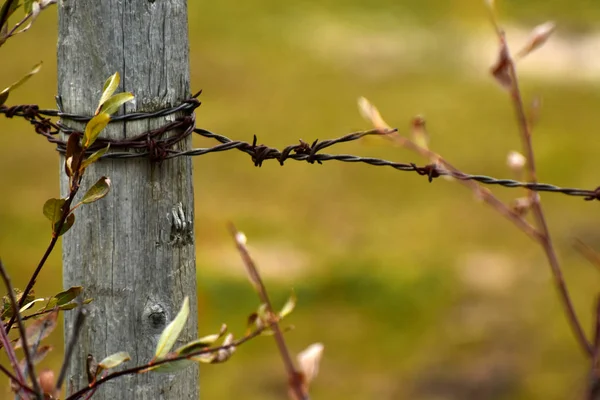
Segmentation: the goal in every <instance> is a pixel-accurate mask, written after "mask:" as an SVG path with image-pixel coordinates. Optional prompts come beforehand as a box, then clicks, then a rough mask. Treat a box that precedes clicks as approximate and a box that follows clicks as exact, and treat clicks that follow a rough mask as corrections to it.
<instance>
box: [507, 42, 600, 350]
mask: <svg viewBox="0 0 600 400" xmlns="http://www.w3.org/2000/svg"><path fill="white" fill-rule="evenodd" d="M499 38H500V43H501V46H503V47H504V48H506V54H507V58H508V60H507V61H508V68H509V72H510V75H511V78H512V79H511V80H510V82H511V84H510V95H511V96H510V97H511V100H512V103H513V106H514V109H515V114H516V117H517V123H518V125H519V129H520V131H521V140H522V142H523V148H524V150H525V153H526V157H527V166H528V169H529V175H530V179H531V181H532V182H534V183H535V182H537V173H536V167H535V155H534V151H533V143H532V140H531V128H530V126H529V123H528V121H527V116H526V114H525V106H524V104H523V97H522V95H521V89H520V87H519V81H518V77H517V71H516V67H515V63H514V60H513V59H512V58H511V56H510V50H509V47H508V44H507V43H506V38H505V36H504V34H500V36H499ZM531 196H534V197H533V201H532V206H531V207H532V211H533V215H534V217H535V219H536V222H537V226H538V229H539V230H540V233H541V238H540V239H541V240H540V242H541V245H542V248H543V249H544V252H545V253H546V258H547V259H548V263H549V264H550V267H551V269H552V275H553V277H554V284H555V285H556V288H557V289H558V292H559V295H560V298H561V300H562V304H563V307H564V309H565V312H566V315H567V319H568V321H569V324H570V326H571V329H572V330H573V333H574V334H575V338H576V339H577V341H578V342H579V345H580V346H581V348H582V349H583V350H584V352H585V353H586V354H587V355H588V356H593V354H594V349H593V347H592V345H591V344H590V342H589V340H588V339H587V337H586V334H585V331H584V329H583V327H582V325H581V322H580V321H579V318H578V317H577V313H576V312H575V307H574V306H573V302H572V300H571V297H570V295H569V291H568V289H567V285H566V282H565V279H564V276H563V273H562V269H561V267H560V264H559V262H558V257H557V256H556V250H555V249H554V245H553V243H552V238H551V236H550V230H549V229H548V223H547V222H546V217H545V215H544V211H543V209H542V204H541V201H540V198H539V195H538V194H536V193H533V192H532V193H531Z"/></svg>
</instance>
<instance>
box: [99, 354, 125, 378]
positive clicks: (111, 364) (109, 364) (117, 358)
mask: <svg viewBox="0 0 600 400" xmlns="http://www.w3.org/2000/svg"><path fill="white" fill-rule="evenodd" d="M129 360H131V357H130V356H129V353H127V352H126V351H120V352H118V353H115V354H111V355H110V356H108V357H106V358H105V359H104V360H102V361H100V363H98V370H100V369H112V368H115V367H118V366H119V365H121V364H123V363H124V362H126V361H129ZM99 372H100V371H98V373H99Z"/></svg>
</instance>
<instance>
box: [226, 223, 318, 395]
mask: <svg viewBox="0 0 600 400" xmlns="http://www.w3.org/2000/svg"><path fill="white" fill-rule="evenodd" d="M229 230H230V232H231V234H232V236H233V238H234V240H235V243H236V246H237V249H238V252H239V253H240V256H241V257H242V261H243V262H244V265H245V266H246V270H247V271H248V275H250V280H251V282H252V284H253V285H254V287H255V288H256V290H257V292H258V295H259V297H260V300H261V302H262V303H263V304H264V305H265V307H266V311H267V314H268V315H269V319H270V320H271V321H272V323H271V328H272V329H273V336H274V338H275V342H276V343H277V348H278V349H279V353H280V354H281V359H282V360H283V364H284V365H285V368H286V371H287V374H288V384H289V386H290V389H291V390H292V392H293V393H294V395H295V396H296V398H297V399H298V400H306V399H308V394H307V393H306V392H305V389H304V387H303V385H302V380H301V379H300V373H299V372H298V371H297V370H296V367H295V366H294V362H293V361H292V357H291V355H290V352H289V350H288V348H287V345H286V343H285V340H284V338H283V333H282V332H281V329H280V327H279V323H278V317H277V316H276V314H275V313H274V312H273V306H272V304H271V300H270V299H269V295H268V293H267V288H266V287H265V285H264V283H263V281H262V278H261V276H260V273H259V272H258V269H257V268H256V264H255V263H254V260H253V259H252V257H251V256H250V253H249V251H248V248H247V247H246V244H245V242H244V240H243V239H242V234H241V233H240V232H239V231H238V230H237V229H236V228H235V226H234V225H233V224H230V225H229Z"/></svg>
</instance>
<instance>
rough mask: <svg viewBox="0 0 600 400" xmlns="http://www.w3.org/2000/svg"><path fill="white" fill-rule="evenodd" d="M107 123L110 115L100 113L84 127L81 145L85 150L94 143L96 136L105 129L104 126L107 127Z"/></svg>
mask: <svg viewBox="0 0 600 400" xmlns="http://www.w3.org/2000/svg"><path fill="white" fill-rule="evenodd" d="M109 121H110V115H108V114H106V113H100V114H98V115H96V116H95V117H94V118H92V119H91V120H90V122H88V123H87V125H86V126H85V133H84V134H83V143H84V147H85V148H88V147H90V146H91V145H92V144H93V143H94V142H95V141H96V139H97V138H98V135H100V132H102V130H103V129H104V128H106V125H108V122H109Z"/></svg>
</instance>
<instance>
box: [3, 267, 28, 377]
mask: <svg viewBox="0 0 600 400" xmlns="http://www.w3.org/2000/svg"><path fill="white" fill-rule="evenodd" d="M0 268H4V266H3V264H2V260H0ZM8 290H9V291H10V290H12V288H11V289H8ZM0 343H2V347H4V351H6V356H7V357H8V361H9V362H10V365H11V367H12V368H13V370H14V371H15V374H16V378H15V379H16V382H17V384H18V385H19V386H20V387H24V386H26V383H25V377H24V376H23V372H22V371H21V368H20V366H19V360H17V355H16V354H15V350H14V349H13V347H12V345H11V343H10V339H9V337H8V333H7V332H6V331H5V330H4V329H0Z"/></svg>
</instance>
